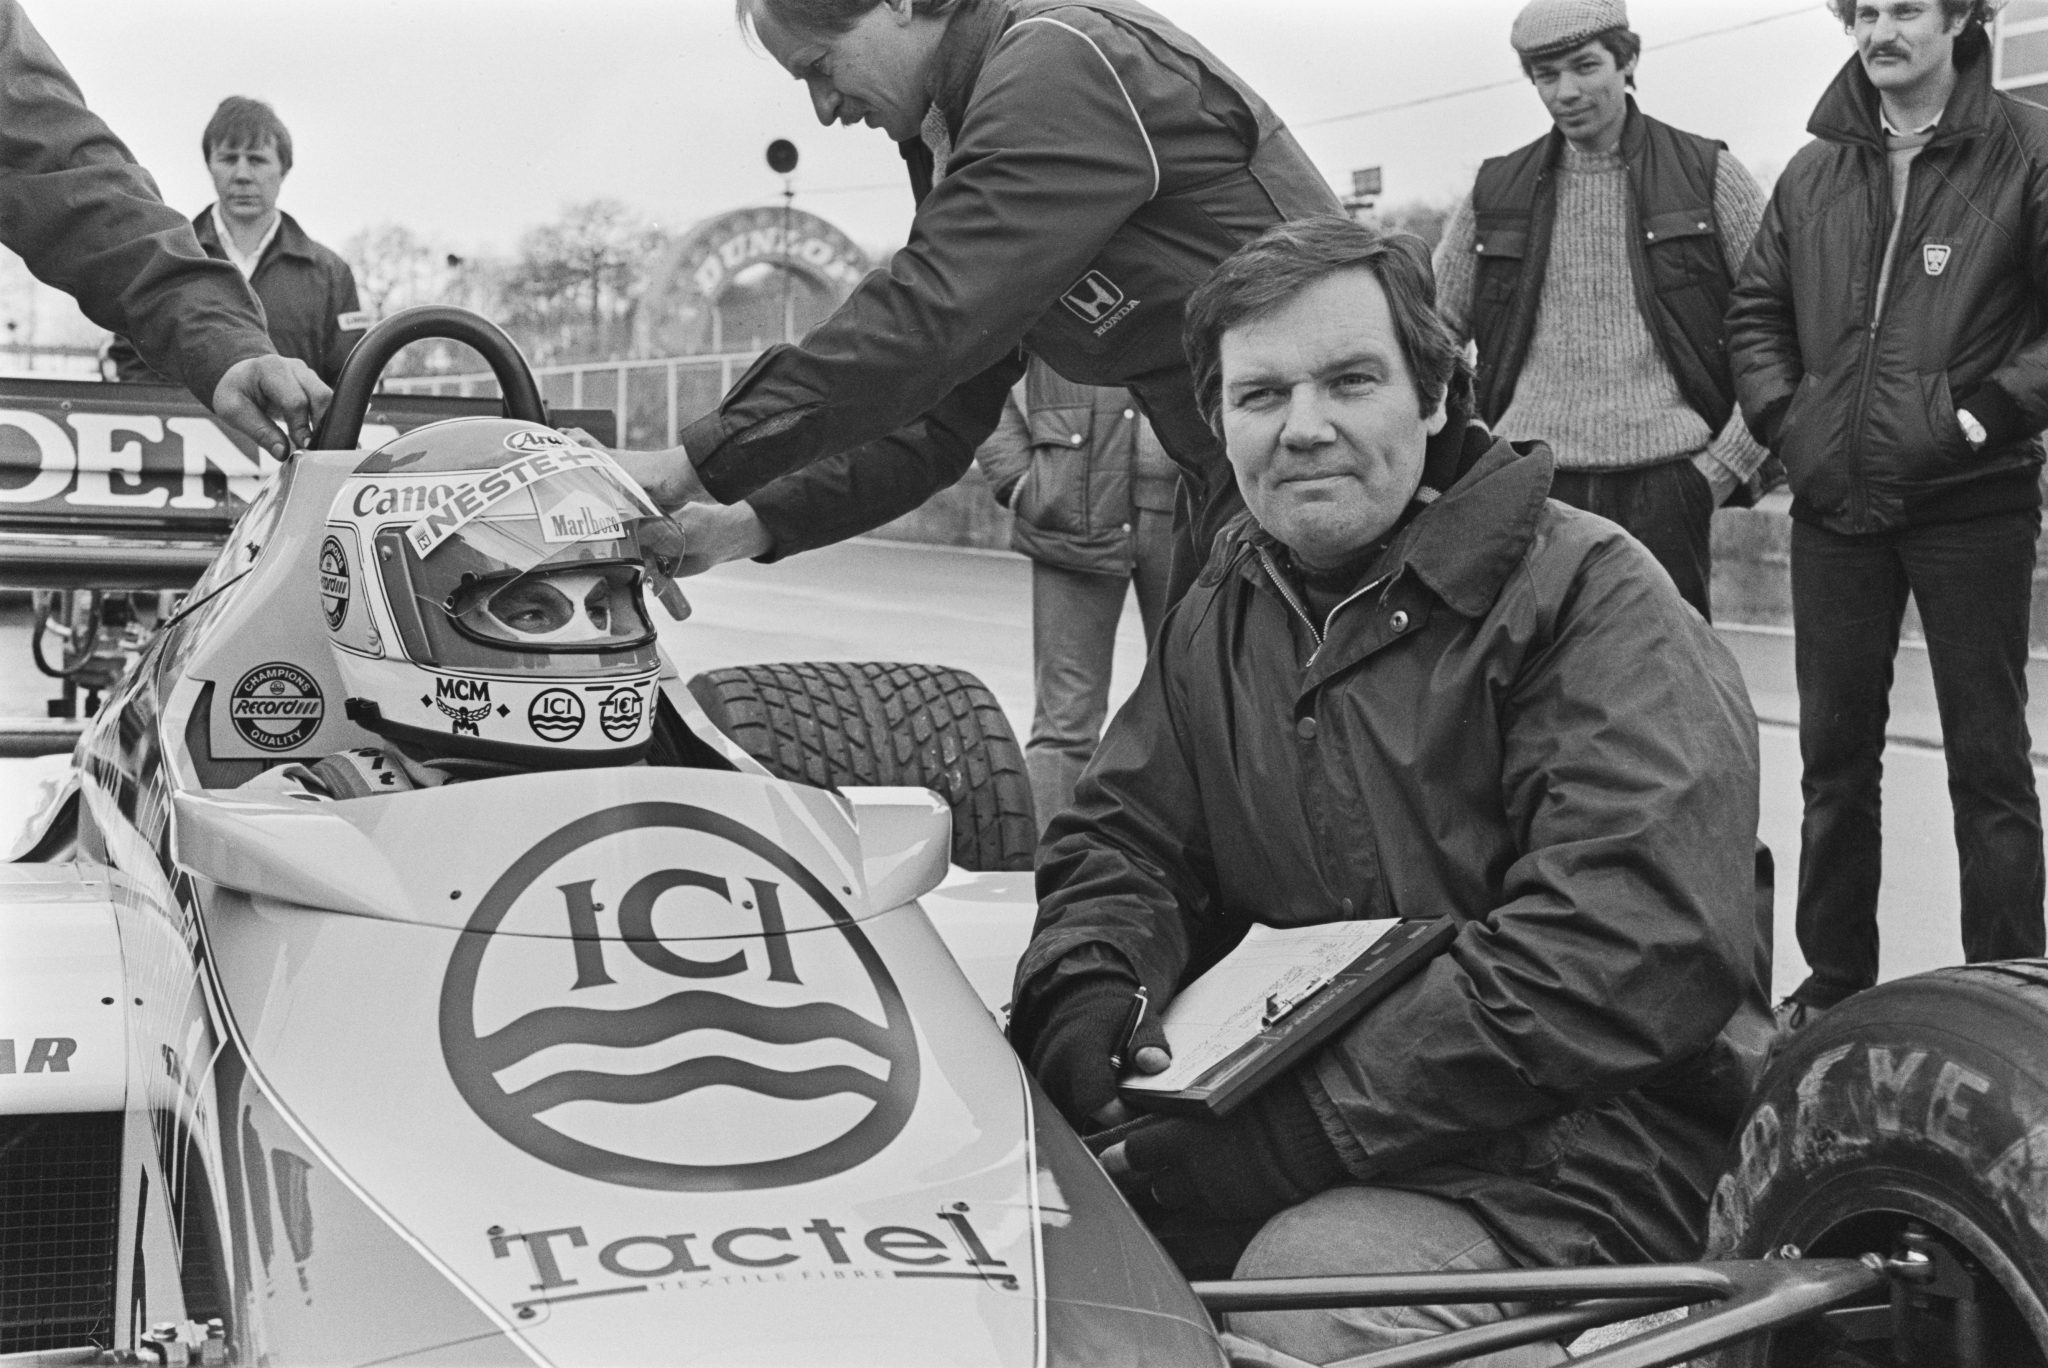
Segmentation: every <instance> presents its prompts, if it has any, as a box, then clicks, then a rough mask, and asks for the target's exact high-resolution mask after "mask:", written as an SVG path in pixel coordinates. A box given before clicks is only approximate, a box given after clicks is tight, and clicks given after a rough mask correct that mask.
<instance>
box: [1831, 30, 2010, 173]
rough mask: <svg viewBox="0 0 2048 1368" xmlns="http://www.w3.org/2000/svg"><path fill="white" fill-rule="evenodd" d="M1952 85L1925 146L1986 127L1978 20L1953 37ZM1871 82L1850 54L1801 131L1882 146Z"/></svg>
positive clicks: (1987, 50) (1987, 97)
mask: <svg viewBox="0 0 2048 1368" xmlns="http://www.w3.org/2000/svg"><path fill="white" fill-rule="evenodd" d="M1955 62H1956V88H1955V92H1954V93H1953V94H1951V95H1950V96H1949V97H1948V107H1947V108H1946V109H1944V110H1942V111H1941V123H1940V124H1939V125H1938V126H1937V127H1936V128H1935V130H1934V141H1933V142H1931V143H1930V144H1928V145H1929V146H1930V147H1939V146H1941V145H1942V144H1944V143H1951V142H1960V141H1962V140H1964V139H1966V138H1975V137H1978V136H1980V135H1982V134H1983V133H1985V132H1986V131H1987V130H1989V128H1990V127H1991V102H1992V96H1993V92H1992V89H1991V40H1990V39H1989V38H1988V37H1987V36H1986V35H1985V32H1984V26H1983V25H1982V24H1969V25H1967V26H1965V27H1964V29H1963V31H1962V33H1960V34H1959V35H1957V37H1956V51H1955ZM1878 120H1879V113H1878V102H1877V87H1876V86H1874V85H1872V84H1871V83H1870V77H1869V75H1868V74H1867V73H1866V72H1865V71H1864V70H1863V59H1862V58H1861V57H1858V56H1856V55H1855V54H1853V53H1852V54H1850V57H1849V60H1848V61H1847V62H1845V63H1844V64H1843V66H1842V69H1841V71H1839V72H1838V73H1836V75H1835V79H1834V80H1833V81H1832V82H1831V83H1830V84H1829V85H1828V88H1827V90H1826V92H1825V93H1823V94H1822V95H1821V97H1820V103H1819V104H1817V105H1815V106H1814V107H1813V117H1812V118H1810V119H1808V120H1807V121H1806V131H1807V132H1809V133H1811V134H1813V136H1814V137H1816V138H1822V139H1825V140H1826V141H1828V142H1837V143H1862V144H1864V145H1866V146H1870V147H1874V148H1877V149H1878V150H1879V151H1883V150H1884V145H1885V143H1884V128H1883V126H1882V125H1881V124H1880V123H1879V121H1878Z"/></svg>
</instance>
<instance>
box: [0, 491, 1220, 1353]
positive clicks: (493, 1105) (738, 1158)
mask: <svg viewBox="0 0 2048 1368" xmlns="http://www.w3.org/2000/svg"><path fill="white" fill-rule="evenodd" d="M357 459H358V458H357V457H356V456H355V455H353V454H344V453H332V454H323V453H314V454H309V455H303V456H301V457H299V458H298V459H296V460H295V461H294V462H293V463H292V464H291V465H290V466H289V467H287V470H286V473H285V475H284V476H283V478H282V479H281V480H280V482H279V487H278V488H277V489H276V490H274V491H273V492H272V494H271V495H270V496H268V497H267V498H266V499H265V500H264V501H262V502H260V503H259V504H258V505H257V506H256V507H254V508H252V510H251V511H250V513H249V515H248V516H247V518H246V519H245V520H244V523H243V525H242V527H241V528H240V529H238V531H237V535H236V536H235V537H234V538H233V539H231V542H230V545H229V549H228V551H227V552H226V553H224V556H223V560H222V563H221V564H220V565H219V566H217V567H216V570H215V571H214V572H210V573H209V575H208V576H207V578H206V580H205V581H203V582H202V584H201V586H200V587H199V589H198V590H196V591H195V593H194V596H193V602H194V604H195V605H197V606H195V608H194V609H193V610H192V611H191V612H190V613H189V614H188V615H187V616H186V617H185V618H184V620H183V621H181V622H177V623H174V624H173V625H172V626H171V627H170V628H169V629H168V630H167V631H165V632H164V633H162V634H161V635H160V637H159V639H158V640H157V642H156V643H155V644H154V646H153V647H152V648H151V650H150V652H149V653H148V654H147V655H146V656H145V657H144V658H143V660H142V662H141V664H140V666H139V667H138V668H137V670H136V671H134V673H133V674H132V675H131V677H130V678H129V679H128V680H127V681H126V682H125V683H124V685H123V686H122V687H121V688H120V689H119V690H118V691H117V692H116V694H115V695H114V696H113V697H111V698H110V699H109V701H108V703H107V705H106V707H105V708H104V709H103V711H102V712H101V714H100V717H99V719H98V721H97V723H96V724H95V726H94V727H93V729H92V730H91V731H90V732H89V733H88V735H87V736H86V738H85V741H84V742H83V743H82V745H81V747H80V750H79V754H78V757H77V758H78V762H79V763H78V766H77V770H76V776H75V779H71V780H67V781H66V784H65V785H53V786H52V787H53V788H55V789H57V791H56V792H55V793H54V794H53V795H52V796H53V798H54V799H55V801H53V802H51V803H50V804H49V805H48V814H47V819H46V823H45V824H47V823H48V822H61V821H63V820H65V815H66V800H67V796H68V792H69V791H70V789H69V787H68V786H70V785H75V792H76V795H77V797H76V803H77V807H76V809H75V820H76V822H77V826H78V840H77V852H76V855H77V857H76V858H75V859H71V860H66V861H64V862H61V863H51V862H44V861H33V860H32V861H29V862H20V863H14V864H8V865H0V1116H10V1115H11V1116H23V1115H34V1116H37V1117H44V1118H48V1117H54V1116H58V1115H59V1114H67V1113H68V1114H77V1115H79V1116H85V1117H99V1118H102V1119H103V1120H104V1122H105V1125H106V1127H107V1128H108V1133H109V1134H110V1135H111V1134H117V1135H118V1161H117V1166H116V1168H115V1169H114V1170H113V1173H114V1177H113V1179H112V1181H114V1182H116V1183H117V1184H118V1201H117V1203H116V1213H117V1214H116V1217H115V1220H114V1223H113V1226H112V1228H111V1231H110V1240H111V1256H112V1257H111V1264H112V1267H111V1269H110V1270H109V1271H108V1272H107V1283H106V1287H105V1289H104V1293H105V1299H106V1302H107V1304H108V1307H109V1312H108V1317H107V1319H106V1320H105V1322H104V1324H102V1325H100V1326H99V1327H98V1328H97V1329H95V1330H94V1332H93V1334H92V1337H91V1341H90V1342H91V1343H93V1344H95V1345H97V1346H98V1347H99V1348H108V1347H111V1348H113V1349H115V1350H117V1351H128V1352H135V1351H141V1352H143V1353H144V1354H146V1355H147V1356H149V1358H150V1360H151V1361H155V1360H156V1359H165V1360H179V1359H183V1358H186V1357H188V1356H189V1357H190V1358H191V1360H192V1361H195V1362H197V1361H202V1360H224V1361H227V1362H248V1363H255V1362H268V1363H275V1364H325V1363H336V1364H341V1363H347V1364H371V1363H377V1364H422V1365H424V1364H441V1365H457V1364H462V1365H470V1364H475V1365H483V1364H520V1363H534V1364H561V1365H570V1364H607V1365H612V1364H642V1363H648V1364H652V1363H706V1364H713V1363H715V1364H763V1365H767V1364H796V1363H802V1364H819V1365H826V1364H842V1363H844V1364H890V1365H902V1364H913V1363H932V1364H991V1365H994V1364H1003V1365H1013V1364H1014V1365H1033V1364H1043V1363H1083V1362H1110V1361H1114V1362H1121V1363H1136V1362H1158V1363H1175V1364H1179V1363H1194V1362H1218V1361H1220V1357H1221V1355H1220V1351H1219V1349H1218V1348H1217V1345H1216V1340H1215V1335H1214V1332H1213V1330H1212V1328H1211V1325H1210V1322H1209V1320H1208V1318H1207V1316H1206V1315H1205V1314H1204V1313H1203V1311H1202V1310H1201V1308H1200V1306H1199V1305H1198V1303H1197V1302H1196V1301H1195V1299H1194V1297H1193V1295H1192V1294H1191V1292H1190V1291H1189V1290H1188V1288H1187V1285H1186V1284H1185V1282H1184V1281H1183V1280H1182V1279H1181V1278H1180V1276H1179V1274H1178V1273H1177V1272H1175V1271H1174V1269H1173V1268H1172V1266H1171V1264H1170V1262H1169V1261H1168V1259H1167V1258H1166V1256H1165V1255H1164V1254H1163V1253H1162V1252H1161V1251H1160V1249H1159V1247H1158V1246H1157V1244H1156V1243H1154V1241H1153V1240H1152V1238H1151V1237H1150V1236H1149V1235H1148V1234H1147V1233H1146V1232H1145V1231H1144V1229H1143V1227H1142V1226H1141V1225H1140V1224H1139V1222H1138V1221H1137V1220H1136V1219H1135V1217H1133V1216H1132V1214H1131V1213H1130V1211H1129V1210H1128V1208H1127V1207H1126V1206H1125V1205H1124V1204H1123V1202H1122V1200H1121V1198H1120V1197H1118V1196H1117V1194H1116V1193H1115V1191H1114V1190H1113V1188H1112V1187H1111V1185H1110V1184H1109V1182H1108V1181H1107V1179H1106V1178H1105V1177H1104V1176H1103V1175H1102V1173H1101V1171H1100V1169H1099V1168H1098V1167H1097V1166H1096V1165H1095V1163H1094V1162H1093V1160H1092V1159H1091V1158H1090V1157H1089V1156H1088V1155H1087V1154H1086V1152H1085V1150H1084V1149H1083V1148H1082V1147H1081V1145H1080V1144H1079V1142H1078V1141H1077V1140H1076V1139H1075V1138H1074V1137H1073V1135H1072V1133H1071V1132H1070V1131H1069V1130H1068V1129H1067V1128H1066V1126H1065V1125H1064V1123H1063V1122H1061V1121H1060V1120H1059V1119H1058V1118H1057V1117H1056V1116H1054V1115H1052V1114H1051V1113H1050V1110H1049V1109H1048V1108H1047V1107H1045V1106H1044V1104H1043V1100H1042V1098H1041V1097H1039V1096H1038V1095H1037V1094H1036V1093H1035V1089H1034V1088H1033V1086H1032V1085H1031V1084H1030V1082H1029V1080H1028V1079H1027V1077H1026V1076H1025V1074H1024V1072H1023V1071H1022V1069H1021V1068H1020V1067H1019V1065H1018V1062H1017V1060H1016V1058H1015V1056H1014V1055H1013V1054H1012V1053H1011V1052H1010V1050H1009V1048H1008V1046H1007V1045H1006V1043H1005V1042H1004V1041H1003V1039H1002V1036H1001V1034H1000V1033H999V1031H998V1029H997V1028H996V1026H995V1024H994V1022H993V1020H992V1018H991V1013H990V1007H991V1005H992V1004H994V1003H996V1002H999V1001H1000V1000H1001V998H1002V996H1004V995H1005V990H1006V988H1007V977H1008V971H1009V966H1010V963H1011V962H1012V961H1013V960H1014V957H1015V954H1016V952H1017V950H1018V949H1019V948H1021V945H1022V941H1023V938H1024V935H1025V934H1026V932H1027V931H1028V926H1029V921H1030V910H1031V904H1030V889H1029V882H1028V876H1018V875H981V876H966V875H962V874H960V873H959V872H958V871H952V872H950V873H949V870H948V866H947V864H946V857H945V852H946V849H947V833H948V822H947V812H946V808H945V807H944V805H943V804H942V803H940V802H939V801H938V800H936V799H935V798H934V797H932V796H931V795H930V794H928V793H926V792H925V791H923V790H917V789H875V790H869V791H866V792H858V791H856V792H852V793H849V794H846V795H844V796H841V795H835V794H833V793H829V792H827V791H824V790H819V789H810V788H804V787H801V786H796V785H792V784H788V783H785V782H783V781H781V780H778V779H774V778H771V777H769V776H767V775H766V774H765V773H763V772H762V771H761V770H760V768H759V766H757V765H755V764H753V762H751V761H750V760H748V759H746V757H744V756H743V755H741V754H740V753H739V752H738V751H737V749H736V748H735V747H732V746H730V745H729V744H726V743H725V742H724V741H723V739H722V738H719V737H718V736H717V735H716V733H715V732H713V731H712V730H711V728H710V727H709V726H708V724H707V723H705V721H704V720H703V718H702V715H701V713H700V712H698V710H697V709H696V708H695V706H694V704H693V703H692V701H691V699H690V696H689V694H688V692H687V691H686V690H684V689H682V688H681V687H680V686H679V684H678V682H677V680H676V679H675V678H674V676H673V673H672V672H667V671H665V677H664V679H663V682H662V691H661V693H662V698H663V699H664V700H665V702H664V704H663V706H664V707H665V708H666V709H668V710H669V712H670V717H671V719H672V720H671V721H670V722H669V723H668V725H671V726H675V725H680V726H683V727H687V728H689V729H690V730H691V731H693V732H694V733H695V734H696V736H697V737H698V738H699V739H700V740H701V741H703V742H705V743H707V744H708V745H709V746H710V747H711V748H713V750H714V751H716V752H717V753H720V754H722V756H723V759H722V760H721V761H720V766H721V767H711V766H709V765H707V766H706V767H688V766H677V765H649V766H636V767H629V768H622V769H586V770H566V771H554V772H549V773H540V774H531V775H524V776H519V777H513V778H502V779H492V780H486V781H478V782H472V783H465V784H459V785H450V786H447V787H444V788H439V789H428V790H420V791H415V792H409V793H400V794H391V795H381V796H377V797H371V798H361V799H354V800H348V801H338V802H330V801H309V800H307V799H306V798H303V797H299V796H293V795H292V794H291V793H289V792H287V791H285V790H284V789H283V788H280V787H277V786H269V785H254V786H250V787H243V785H244V783H246V781H247V779H248V778H250V777H253V776H254V775H255V774H256V773H258V772H260V771H261V770H262V769H263V767H264V766H265V765H266V764H269V763H274V761H275V760H276V759H277V758H279V757H282V758H287V759H290V758H305V759H313V758H317V757H319V756H321V755H323V754H327V753H329V752H331V751H334V750H336V749H339V748H341V747H343V746H347V745H362V744H370V743H372V742H373V741H374V738H371V737H369V736H368V735H367V734H364V733H361V732H360V731H358V730H357V729H356V728H355V727H354V726H353V724H351V723H349V722H348V721H347V720H346V717H345V715H344V712H343V709H342V707H341V701H342V696H341V694H340V692H339V689H338V681H336V680H335V678H334V675H333V667H332V663H331V661H329V660H328V659H327V650H328V648H327V646H326V642H325V639H324V634H323V633H322V632H321V631H320V630H319V627H318V622H319V614H318V606H317V604H316V603H315V602H314V601H313V595H314V592H315V591H314V585H315V579H314V576H313V575H312V573H311V572H310V569H309V567H310V564H311V561H312V558H313V557H314V556H315V555H316V554H317V543H318V539H319V531H320V528H321V523H322V518H323V515H324V511H325V508H326V504H327V501H328V500H329V499H330V498H331V496H332V492H333V490H334V489H335V488H336V486H337V484H338V482H339V480H340V479H341V478H342V477H343V476H344V475H346V473H347V472H348V470H350V469H351V468H352V467H353V465H354V463H355V461H356V460H357ZM245 571H246V574H244V573H243V572H245ZM280 664H282V665H284V666H287V667H289V669H288V670H287V671H285V672H283V673H282V677H283V678H285V679H286V680H287V681H288V687H286V688H282V689H278V690H272V691H270V692H267V693H266V692H265V691H264V690H263V689H261V688H254V689H252V688H251V687H250V686H249V684H248V681H249V680H250V679H251V678H252V677H258V676H257V673H256V672H258V671H261V670H268V669H272V667H274V666H277V665H280ZM276 677H279V672H276V671H274V670H273V672H272V674H271V675H268V676H261V677H260V678H263V679H269V678H276ZM231 697H232V698H234V699H237V700H243V699H247V698H250V697H256V698H272V699H277V700H280V701H279V702H278V704H277V707H278V708H280V709H283V711H282V713H280V714H279V715H281V716H284V717H286V718H288V719H297V720H298V722H297V724H296V725H293V724H290V723H286V724H280V723H277V722H276V721H275V720H274V719H269V718H266V719H257V723H256V724H252V725H250V726H237V725H236V723H237V719H238V718H239V719H242V720H248V719H247V718H246V717H244V713H245V712H246V711H247V710H246V709H243V710H242V711H236V710H235V709H236V708H238V707H239V706H240V705H239V703H238V704H236V705H235V706H234V707H229V706H223V700H226V699H229V698H231ZM309 700H310V701H309ZM305 724H310V725H305ZM280 735H288V736H290V737H291V738H292V741H293V744H292V745H290V746H289V747H286V748H282V749H280V748H278V747H277V746H275V745H274V744H273V743H274V742H275V740H276V738H277V737H278V736H280ZM252 736H254V737H256V738H258V739H257V740H255V741H254V742H253V743H252V741H251V740H250V738H251V737H252ZM42 835H44V833H43V832H42V831H41V830H40V829H32V830H31V831H29V833H28V834H27V836H26V837H25V838H24V839H23V840H22V841H20V842H18V843H17V846H18V849H17V851H16V854H17V855H19V854H20V853H21V852H22V851H24V850H27V849H29V848H30V847H32V846H34V845H35V844H36V842H37V840H38V839H39V838H40V837H41V836H42ZM949 927H950V931H949V930H948V928H949ZM949 942H950V948H949ZM963 964H964V965H965V966H966V968H967V970H968V974H967V975H963V972H962V965H963ZM969 975H971V976H972V979H973V982H970V978H969ZM52 1124H54V1123H52ZM94 1295H99V1294H98V1293H94ZM214 1318H218V1319H219V1320H220V1321H221V1325H220V1326H219V1328H218V1330H217V1331H216V1333H215V1336H214V1339H213V1340H212V1341H211V1342H210V1343H209V1342H208V1341H207V1339H206V1331H205V1329H204V1327H203V1322H205V1321H207V1320H210V1319H214ZM0 1321H4V1316H0ZM162 1324H168V1325H170V1326H171V1327H173V1328H172V1329H171V1330H169V1331H165V1332H162V1333H161V1334H158V1335H156V1336H155V1337H154V1338H153V1337H152V1327H155V1326H158V1325H162ZM59 1348H60V1346H59V1345H57V1344H52V1343H49V1342H48V1341H44V1342H43V1345H42V1347H41V1348H40V1349H39V1350H38V1353H40V1354H41V1355H42V1357H43V1360H45V1361H75V1360H74V1359H72V1358H69V1357H67V1356H66V1354H65V1353H62V1352H58V1350H59ZM0 1361H5V1360H4V1359H0Z"/></svg>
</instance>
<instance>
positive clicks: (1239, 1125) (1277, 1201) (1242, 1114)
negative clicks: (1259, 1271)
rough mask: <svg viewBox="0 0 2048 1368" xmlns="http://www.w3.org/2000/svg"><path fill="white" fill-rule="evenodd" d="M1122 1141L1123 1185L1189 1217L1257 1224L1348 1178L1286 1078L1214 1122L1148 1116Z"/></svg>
mask: <svg viewBox="0 0 2048 1368" xmlns="http://www.w3.org/2000/svg"><path fill="white" fill-rule="evenodd" d="M1123 1143H1124V1158H1125V1160H1126V1161H1127V1162H1128V1163H1129V1165H1130V1168H1131V1174H1130V1177H1129V1178H1128V1179H1127V1180H1126V1186H1127V1188H1129V1189H1130V1190H1132V1191H1134V1192H1135V1193H1136V1194H1137V1195H1138V1196H1140V1197H1147V1196H1149V1197H1150V1198H1151V1199H1152V1200H1153V1201H1155V1202H1157V1203H1158V1204H1159V1205H1160V1206H1163V1207H1165V1208H1167V1209H1168V1210H1169V1211H1175V1212H1180V1213H1182V1214H1184V1215H1189V1216H1208V1217H1214V1218H1217V1219H1220V1220H1263V1219H1264V1218H1266V1217H1268V1216H1271V1215H1272V1214H1273V1213H1274V1212H1276V1211H1280V1210H1283V1209H1285V1208H1287V1207H1291V1206H1293V1205H1295V1204H1296V1203H1297V1202H1305V1201H1307V1200H1308V1199H1309V1198H1311V1197H1313V1196H1315V1195H1316V1194H1317V1193H1318V1192H1321V1191H1322V1190H1323V1189H1324V1188H1327V1187H1331V1186H1334V1185H1335V1184H1337V1183H1340V1182H1342V1181H1344V1179H1345V1178H1346V1177H1347V1176H1348V1175H1347V1174H1346V1172H1345V1169H1344V1162H1343V1160H1341V1159H1339V1158H1338V1157H1337V1147H1336V1146H1335V1145H1334V1144H1332V1143H1331V1141H1330V1137H1329V1135H1328V1134H1327V1133H1326V1132H1325V1131H1324V1130H1323V1124H1322V1122H1321V1121H1319V1120H1318V1119H1317V1118H1316V1113H1315V1109H1314V1108H1313V1107H1311V1106H1309V1102H1308V1095H1307V1094H1306V1093H1304V1092H1303V1091H1302V1085H1301V1081H1300V1080H1299V1079H1297V1078H1295V1077H1294V1076H1293V1075H1292V1074H1289V1075H1286V1076H1283V1077H1281V1078H1277V1079H1275V1080H1273V1082H1271V1083H1269V1084H1267V1085H1266V1087H1264V1088H1263V1089H1261V1090H1260V1092H1259V1094H1258V1096H1256V1097H1254V1098H1253V1099H1252V1100H1251V1101H1250V1102H1247V1103H1246V1104H1245V1105H1244V1106H1243V1107H1241V1108H1239V1109H1238V1110H1237V1111H1234V1112H1232V1113H1231V1114H1230V1115H1229V1116H1228V1117H1225V1118H1224V1119H1223V1120H1221V1121H1209V1120H1194V1119H1191V1118H1188V1117H1181V1116H1173V1117H1154V1118H1149V1119H1147V1120H1143V1121H1139V1122H1136V1123H1133V1124H1132V1125H1131V1127H1130V1128H1129V1130H1128V1131H1127V1133H1126V1135H1125V1138H1124V1142H1123Z"/></svg>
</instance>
